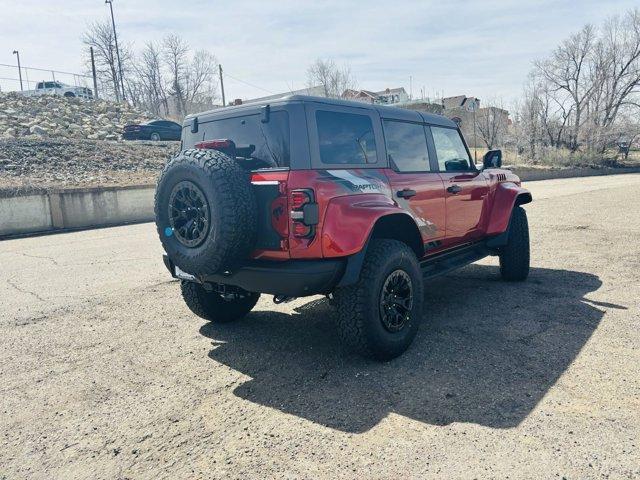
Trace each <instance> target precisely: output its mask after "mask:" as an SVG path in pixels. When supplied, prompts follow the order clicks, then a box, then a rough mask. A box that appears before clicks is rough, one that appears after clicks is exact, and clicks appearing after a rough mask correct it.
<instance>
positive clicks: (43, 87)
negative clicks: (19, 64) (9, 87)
mask: <svg viewBox="0 0 640 480" xmlns="http://www.w3.org/2000/svg"><path fill="white" fill-rule="evenodd" d="M22 94H23V95H26V96H28V97H33V96H37V95H61V96H63V97H70V98H73V97H78V98H84V99H88V100H90V99H93V91H92V90H91V89H90V88H86V87H73V86H71V85H66V84H64V83H62V82H56V81H53V82H38V83H37V84H36V89H35V90H26V91H24V92H22Z"/></svg>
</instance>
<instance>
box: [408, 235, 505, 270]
mask: <svg viewBox="0 0 640 480" xmlns="http://www.w3.org/2000/svg"><path fill="white" fill-rule="evenodd" d="M492 254H493V252H492V251H491V250H490V249H489V248H487V247H486V245H485V243H484V242H479V243H473V244H470V245H465V246H463V247H459V248H456V249H454V250H448V251H446V252H442V253H439V254H436V255H434V256H433V257H430V258H427V259H426V260H423V261H421V262H420V269H421V270H422V275H423V276H424V278H434V277H437V276H439V275H444V274H445V273H449V272H451V271H452V270H455V269H457V268H460V267H464V266H465V265H469V264H470V263H473V262H477V261H478V260H481V259H483V258H484V257H486V256H489V255H492Z"/></svg>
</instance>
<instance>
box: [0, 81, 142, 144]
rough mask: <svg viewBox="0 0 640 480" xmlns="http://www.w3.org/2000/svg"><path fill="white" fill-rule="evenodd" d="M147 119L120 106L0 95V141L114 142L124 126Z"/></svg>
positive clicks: (48, 96)
mask: <svg viewBox="0 0 640 480" xmlns="http://www.w3.org/2000/svg"><path fill="white" fill-rule="evenodd" d="M151 119H152V117H151V116H149V115H148V114H146V113H144V112H142V111H140V110H137V109H136V108H134V107H132V106H130V105H128V104H124V103H113V102H107V101H104V100H95V101H86V100H82V99H79V98H65V97H60V96H53V95H43V96H39V97H25V96H23V95H20V94H18V93H13V92H12V93H4V94H0V138H2V137H8V138H22V137H32V138H70V139H89V140H118V139H119V138H120V137H121V133H122V128H123V127H124V126H125V125H127V124H129V123H141V122H146V121H148V120H151Z"/></svg>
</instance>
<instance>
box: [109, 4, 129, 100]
mask: <svg viewBox="0 0 640 480" xmlns="http://www.w3.org/2000/svg"><path fill="white" fill-rule="evenodd" d="M104 3H108V4H109V8H110V9H111V25H113V39H114V41H115V43H116V56H117V57H118V70H119V71H120V86H121V87H122V100H123V101H126V100H127V99H126V97H125V93H124V78H123V76H122V62H121V61H120V49H119V48H118V34H117V33H116V21H115V19H114V17H113V0H104Z"/></svg>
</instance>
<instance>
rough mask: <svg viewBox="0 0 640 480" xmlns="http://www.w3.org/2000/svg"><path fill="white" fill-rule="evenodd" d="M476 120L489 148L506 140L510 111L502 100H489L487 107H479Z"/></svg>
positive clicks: (481, 136)
mask: <svg viewBox="0 0 640 480" xmlns="http://www.w3.org/2000/svg"><path fill="white" fill-rule="evenodd" d="M475 121H476V128H477V130H478V133H479V134H480V138H482V141H483V142H484V143H485V145H486V146H487V148H488V149H489V150H492V149H493V148H494V147H496V146H498V145H501V144H502V143H503V142H504V137H505V135H506V133H507V127H508V125H509V112H508V111H507V110H505V109H504V108H503V104H502V101H499V100H489V102H488V105H487V106H486V107H484V108H480V109H478V111H477V112H476V115H475Z"/></svg>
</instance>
